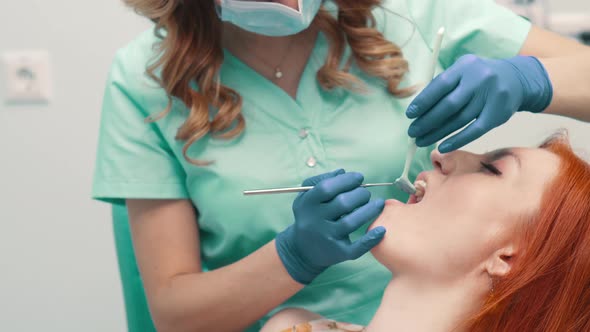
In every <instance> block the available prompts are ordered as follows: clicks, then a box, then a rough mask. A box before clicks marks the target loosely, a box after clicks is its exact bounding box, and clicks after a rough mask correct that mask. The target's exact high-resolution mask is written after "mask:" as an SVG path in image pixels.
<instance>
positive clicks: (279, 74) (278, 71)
mask: <svg viewBox="0 0 590 332" xmlns="http://www.w3.org/2000/svg"><path fill="white" fill-rule="evenodd" d="M282 77H283V72H282V71H281V68H279V67H277V68H275V78H277V79H280V78H282Z"/></svg>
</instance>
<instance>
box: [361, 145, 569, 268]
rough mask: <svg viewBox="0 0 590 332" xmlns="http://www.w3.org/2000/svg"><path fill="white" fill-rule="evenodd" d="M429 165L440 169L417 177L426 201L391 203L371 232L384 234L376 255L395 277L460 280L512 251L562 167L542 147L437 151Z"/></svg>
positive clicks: (557, 160)
mask: <svg viewBox="0 0 590 332" xmlns="http://www.w3.org/2000/svg"><path fill="white" fill-rule="evenodd" d="M431 159H432V163H433V165H434V167H435V169H434V170H433V171H429V172H425V173H422V174H420V175H419V176H418V179H422V180H424V181H425V182H426V183H427V186H426V190H425V194H424V196H423V198H422V200H421V201H419V202H418V203H415V204H411V203H413V201H414V199H412V198H410V201H409V203H410V204H404V203H401V202H399V201H395V200H390V201H387V202H386V205H385V208H384V210H383V213H382V214H381V215H380V216H379V218H378V219H377V220H376V221H375V223H374V224H373V225H372V226H371V227H375V226H379V225H383V226H385V227H386V228H387V234H386V236H385V239H384V240H383V241H382V242H381V243H380V244H379V245H378V246H377V247H376V248H375V249H373V251H372V252H373V254H374V255H375V257H376V258H377V259H378V260H379V261H380V262H381V263H383V264H384V265H385V266H387V267H388V268H389V269H390V270H391V271H392V272H393V273H394V274H397V275H400V274H412V275H415V276H417V277H421V278H427V279H428V278H437V279H440V278H444V279H455V278H457V277H461V276H464V275H466V273H469V272H471V271H475V270H476V269H477V268H478V267H480V266H482V264H483V262H485V261H486V260H487V259H488V258H490V257H491V256H492V255H494V254H495V253H497V252H498V251H499V250H501V249H503V248H504V249H507V248H515V244H516V240H517V239H516V236H515V230H516V229H517V228H518V226H522V225H523V223H524V222H526V220H527V219H528V217H530V216H531V215H532V214H533V213H535V212H536V211H537V210H538V209H539V206H540V201H541V198H542V194H543V193H544V191H545V188H546V187H547V184H548V182H549V181H551V180H552V179H553V178H554V177H555V176H556V175H557V171H558V167H559V158H558V157H557V156H556V155H554V154H552V153H551V152H548V151H546V150H543V149H525V148H517V149H509V150H499V151H494V152H491V153H489V154H486V155H476V154H472V153H468V152H463V151H457V152H453V153H450V154H445V155H441V154H439V153H438V152H436V151H435V152H433V154H432V156H431ZM496 173H501V174H496Z"/></svg>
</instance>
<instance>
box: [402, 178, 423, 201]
mask: <svg viewBox="0 0 590 332" xmlns="http://www.w3.org/2000/svg"><path fill="white" fill-rule="evenodd" d="M414 187H416V193H415V194H413V195H410V199H408V203H407V204H418V203H420V202H421V201H422V199H424V195H425V194H426V188H427V187H428V185H427V183H426V181H424V180H416V182H414Z"/></svg>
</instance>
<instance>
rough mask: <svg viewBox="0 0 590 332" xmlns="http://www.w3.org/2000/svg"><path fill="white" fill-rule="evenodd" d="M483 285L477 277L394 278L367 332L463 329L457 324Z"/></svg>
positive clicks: (476, 302)
mask: <svg viewBox="0 0 590 332" xmlns="http://www.w3.org/2000/svg"><path fill="white" fill-rule="evenodd" d="M486 293H487V285H486V284H485V282H482V280H479V279H478V278H477V277H474V276H472V277H465V278H464V279H463V280H460V281H456V282H453V283H447V284H445V285H443V284H442V283H440V284H437V283H435V282H432V281H430V282H418V281H416V280H412V278H409V277H407V278H406V277H403V276H400V277H396V278H394V279H393V280H392V281H391V282H390V283H389V285H388V286H387V289H386V290H385V294H384V296H383V299H382V301H381V305H380V307H379V309H378V310H377V314H376V315H375V317H373V320H372V321H371V323H370V324H369V326H368V327H367V330H366V331H367V332H385V331H395V332H410V331H411V332H451V331H452V332H464V329H462V328H458V326H459V325H460V324H461V323H463V322H464V321H465V320H466V319H468V318H469V317H470V316H471V315H472V314H474V313H476V310H477V309H479V308H480V307H481V306H482V304H483V300H484V298H485V295H486Z"/></svg>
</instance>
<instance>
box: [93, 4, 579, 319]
mask: <svg viewBox="0 0 590 332" xmlns="http://www.w3.org/2000/svg"><path fill="white" fill-rule="evenodd" d="M125 3H126V4H127V5H129V6H130V7H132V8H133V9H135V10H136V11H137V12H138V13H140V14H141V15H144V16H146V17H148V18H149V19H151V20H152V21H153V22H154V23H155V26H154V27H153V28H152V29H150V30H149V31H146V32H145V33H143V34H141V35H139V36H138V37H137V38H136V39H135V40H133V41H131V42H130V43H129V44H128V45H126V46H125V47H123V48H121V49H120V50H119V51H118V52H117V54H116V56H115V59H114V63H113V65H112V68H111V71H110V74H109V79H108V83H107V87H106V93H105V97H104V105H103V110H102V119H101V130H100V138H99V146H98V153H97V162H96V171H95V178H94V185H93V197H94V198H95V199H98V200H102V201H106V202H111V203H117V204H123V203H125V204H126V206H127V209H128V212H129V218H130V221H129V222H130V228H131V232H132V237H133V246H134V248H135V254H136V257H137V263H138V266H139V270H140V272H141V278H142V280H143V283H144V286H145V293H146V295H147V299H148V303H149V308H150V312H151V319H152V320H153V322H154V324H155V326H156V328H157V329H158V330H159V331H257V330H258V329H259V328H260V327H261V326H262V325H263V324H264V322H265V320H266V319H267V317H269V315H272V314H273V313H276V312H277V311H278V310H280V309H281V308H283V307H302V308H305V309H307V310H310V311H314V312H317V313H319V314H321V315H323V316H325V317H329V318H332V319H335V320H338V321H345V322H351V323H357V324H362V325H364V324H366V323H367V322H368V321H369V320H370V318H371V317H372V315H373V314H374V312H375V310H376V308H377V307H378V305H379V302H380V299H381V296H382V292H383V290H384V287H385V285H386V283H387V281H388V280H389V277H390V276H389V275H388V271H387V269H385V268H384V267H382V266H380V265H379V264H378V263H377V262H376V261H375V260H374V259H373V258H372V256H371V255H369V254H366V253H367V252H368V251H369V250H370V249H371V248H372V247H373V246H375V245H376V244H377V243H378V242H379V241H380V240H381V239H382V238H383V236H384V235H385V233H386V232H395V231H396V230H395V229H388V230H384V229H382V228H378V229H375V230H373V231H371V232H369V233H366V226H367V224H368V223H369V222H371V221H372V220H373V219H374V218H375V217H376V216H377V215H378V214H379V213H380V211H381V209H382V207H383V199H382V198H396V199H399V200H405V199H407V195H406V194H404V193H402V192H399V191H398V190H397V189H395V188H393V187H381V188H372V189H370V190H368V189H366V188H362V187H359V185H360V184H361V183H363V182H390V181H392V180H393V179H395V178H397V177H398V176H399V175H400V174H401V171H402V168H403V164H404V159H405V153H406V150H407V141H408V135H409V136H411V137H415V138H416V139H417V143H418V145H419V146H421V147H424V148H421V149H419V151H418V154H417V157H416V159H415V161H414V163H413V165H412V169H411V172H410V178H411V179H413V178H414V177H415V176H416V175H417V173H419V172H420V171H423V170H425V169H428V168H429V167H430V166H429V164H430V163H429V153H430V152H431V150H432V145H433V144H434V143H435V142H437V141H439V140H443V139H444V140H443V141H442V144H441V145H440V147H439V148H440V150H441V152H449V151H452V150H455V149H457V148H460V147H461V146H463V145H465V144H467V143H469V142H470V141H472V140H475V139H477V138H478V137H480V136H482V135H483V134H485V133H486V132H487V131H489V130H491V129H492V128H494V127H497V126H499V125H501V124H502V123H504V122H506V121H507V120H509V119H510V117H511V116H512V115H513V114H514V113H515V112H520V111H528V112H535V113H541V112H544V113H552V114H560V115H563V116H568V117H572V118H576V119H580V120H583V121H588V120H590V112H589V110H590V107H588V106H587V105H590V50H589V49H588V48H587V47H584V46H582V45H580V44H577V43H575V42H573V41H570V40H567V39H565V38H562V37H559V36H557V35H555V34H553V33H550V32H547V31H543V30H541V29H539V28H537V27H534V26H531V24H530V23H529V22H527V21H526V20H524V19H522V18H520V17H518V16H516V15H515V14H513V13H511V12H509V11H508V10H506V9H503V8H502V7H499V6H498V5H496V4H495V3H494V2H493V1H491V0H452V1H451V0H333V1H325V2H324V1H321V0H300V1H297V0H276V1H272V2H270V1H248V0H168V1H164V0H159V1H158V0H156V1H154V0H150V1H148V0H126V1H125ZM441 26H444V27H445V28H446V36H445V40H444V42H443V45H442V50H441V53H440V57H439V63H438V64H439V66H438V72H439V73H440V75H438V77H437V78H436V79H435V80H434V81H432V83H430V84H429V85H428V86H426V88H424V89H423V90H422V89H421V86H422V84H424V83H425V82H427V81H429V79H428V78H427V77H426V75H427V71H428V66H429V65H428V64H429V61H430V58H431V51H432V49H431V48H432V41H433V39H434V36H435V34H436V32H437V30H438V28H439V27H441ZM466 125H467V127H465V126H466ZM463 127H465V128H464V129H463V130H462V131H461V132H460V133H458V134H457V135H455V136H452V137H448V136H449V134H451V133H453V132H454V131H456V130H457V129H460V128H463ZM523 129H525V128H523ZM299 184H303V185H311V186H315V187H314V188H313V189H311V190H309V191H307V192H305V193H300V194H281V195H267V196H255V197H245V196H243V195H242V192H243V190H247V189H258V188H273V187H285V186H294V185H299ZM116 227H122V226H116ZM205 268H206V272H204V269H205Z"/></svg>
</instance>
